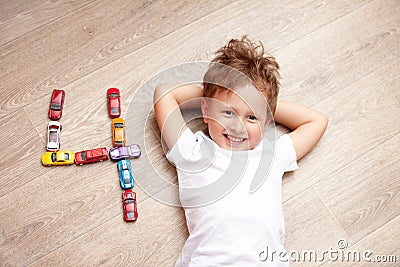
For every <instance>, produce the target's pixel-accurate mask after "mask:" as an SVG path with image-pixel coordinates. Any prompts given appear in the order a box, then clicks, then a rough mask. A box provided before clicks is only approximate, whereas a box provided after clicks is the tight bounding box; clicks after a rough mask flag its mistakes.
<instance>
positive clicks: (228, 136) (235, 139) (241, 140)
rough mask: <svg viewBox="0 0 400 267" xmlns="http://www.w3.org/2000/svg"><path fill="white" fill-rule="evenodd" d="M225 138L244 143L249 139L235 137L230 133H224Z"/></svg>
mask: <svg viewBox="0 0 400 267" xmlns="http://www.w3.org/2000/svg"><path fill="white" fill-rule="evenodd" d="M224 136H225V138H226V139H228V140H229V141H231V142H232V143H242V142H244V141H246V140H247V138H241V137H235V136H231V135H229V134H224Z"/></svg>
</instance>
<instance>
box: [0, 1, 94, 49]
mask: <svg viewBox="0 0 400 267" xmlns="http://www.w3.org/2000/svg"><path fill="white" fill-rule="evenodd" d="M93 1H94V0H85V1H79V0H73V1H43V0H35V1H23V0H14V1H1V2H0V46H1V45H3V44H5V43H8V42H10V41H13V40H14V39H17V38H18V37H21V36H23V35H24V34H26V33H28V32H30V31H33V30H35V29H37V28H40V27H42V26H43V25H46V24H47V23H50V22H51V21H54V20H56V19H58V18H60V17H62V16H65V15H67V14H69V13H71V12H73V11H75V10H77V9H79V8H81V7H83V6H85V5H87V4H90V3H91V2H93Z"/></svg>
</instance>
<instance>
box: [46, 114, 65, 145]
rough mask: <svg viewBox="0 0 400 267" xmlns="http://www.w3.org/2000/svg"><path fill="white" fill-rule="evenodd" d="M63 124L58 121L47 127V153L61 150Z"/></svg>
mask: <svg viewBox="0 0 400 267" xmlns="http://www.w3.org/2000/svg"><path fill="white" fill-rule="evenodd" d="M61 129H62V127H61V124H60V123H59V122H58V121H49V124H48V125H47V146H46V149H47V151H57V150H59V149H60V145H61V144H60V132H61Z"/></svg>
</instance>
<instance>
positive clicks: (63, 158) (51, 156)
mask: <svg viewBox="0 0 400 267" xmlns="http://www.w3.org/2000/svg"><path fill="white" fill-rule="evenodd" d="M74 158H75V157H74V153H73V152H71V151H68V150H62V151H57V152H45V153H44V154H43V155H42V164H43V165H44V166H58V165H71V164H74Z"/></svg>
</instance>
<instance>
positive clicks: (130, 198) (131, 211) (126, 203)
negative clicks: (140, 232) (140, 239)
mask: <svg viewBox="0 0 400 267" xmlns="http://www.w3.org/2000/svg"><path fill="white" fill-rule="evenodd" d="M122 205H123V208H124V219H125V221H136V220H137V218H138V212H137V203H136V193H135V192H133V191H132V190H125V191H124V192H123V193H122Z"/></svg>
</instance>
